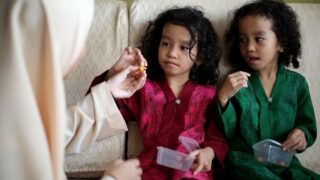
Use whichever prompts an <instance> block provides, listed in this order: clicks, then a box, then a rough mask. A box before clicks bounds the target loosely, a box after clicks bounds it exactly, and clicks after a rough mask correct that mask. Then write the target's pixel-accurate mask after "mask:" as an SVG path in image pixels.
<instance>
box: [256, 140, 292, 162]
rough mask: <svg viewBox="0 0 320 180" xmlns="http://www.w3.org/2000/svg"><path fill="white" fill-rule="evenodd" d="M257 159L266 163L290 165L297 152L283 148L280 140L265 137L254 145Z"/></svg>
mask: <svg viewBox="0 0 320 180" xmlns="http://www.w3.org/2000/svg"><path fill="white" fill-rule="evenodd" d="M252 147H253V149H254V158H255V160H257V161H259V162H261V163H263V164H266V165H275V166H282V167H288V166H290V163H291V160H292V157H293V155H294V154H295V152H287V151H284V150H283V149H282V146H281V144H280V143H279V142H277V141H274V140H271V139H265V140H263V141H260V142H258V143H256V144H254V145H253V146H252Z"/></svg>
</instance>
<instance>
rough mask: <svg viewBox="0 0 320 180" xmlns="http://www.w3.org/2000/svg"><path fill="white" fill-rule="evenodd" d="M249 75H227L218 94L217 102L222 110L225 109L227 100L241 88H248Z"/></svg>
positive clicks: (240, 72)
mask: <svg viewBox="0 0 320 180" xmlns="http://www.w3.org/2000/svg"><path fill="white" fill-rule="evenodd" d="M249 77H250V74H249V73H246V72H243V71H238V72H235V73H232V74H229V75H228V76H227V78H226V79H225V81H224V83H223V85H222V87H221V88H220V90H219V93H218V100H219V103H220V105H221V107H222V108H225V107H226V105H227V103H228V100H229V99H230V98H232V97H233V96H234V95H235V94H236V93H237V92H238V91H239V90H240V89H241V88H244V87H248V78H249Z"/></svg>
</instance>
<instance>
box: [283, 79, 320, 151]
mask: <svg viewBox="0 0 320 180" xmlns="http://www.w3.org/2000/svg"><path fill="white" fill-rule="evenodd" d="M299 87H300V89H299V91H298V99H297V103H298V106H297V117H296V123H295V129H293V130H292V131H291V133H289V135H288V137H287V140H286V141H285V142H284V143H283V147H284V149H287V150H298V151H303V150H305V149H306V148H307V147H310V146H311V145H312V144H313V143H314V142H315V140H316V137H317V126H316V119H315V114H314V109H313V105H312V101H311V96H310V92H309V87H308V84H307V81H306V80H305V79H304V78H303V80H302V81H301V82H300V83H299Z"/></svg>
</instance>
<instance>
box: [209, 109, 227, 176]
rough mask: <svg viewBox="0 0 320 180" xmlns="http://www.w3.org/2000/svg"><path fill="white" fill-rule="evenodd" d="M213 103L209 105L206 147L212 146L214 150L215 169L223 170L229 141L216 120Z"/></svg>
mask: <svg viewBox="0 0 320 180" xmlns="http://www.w3.org/2000/svg"><path fill="white" fill-rule="evenodd" d="M213 108H214V107H213V104H212V105H211V106H209V108H208V112H207V124H206V126H207V128H206V136H205V141H204V143H203V146H204V147H208V146H209V147H211V148H212V149H213V150H214V155H215V158H214V160H213V164H212V166H213V171H223V170H224V169H225V166H224V164H225V159H226V156H227V153H228V143H227V141H226V139H225V136H224V135H223V133H222V131H221V130H219V129H218V128H217V126H216V124H215V121H214V113H213V111H212V110H213Z"/></svg>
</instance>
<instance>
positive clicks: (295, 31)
mask: <svg viewBox="0 0 320 180" xmlns="http://www.w3.org/2000/svg"><path fill="white" fill-rule="evenodd" d="M251 15H253V16H255V15H258V16H265V17H267V18H268V19H269V20H270V21H271V22H272V30H273V31H274V33H275V34H276V37H277V39H278V41H279V43H280V45H281V46H282V47H283V52H282V53H280V54H279V58H278V63H279V64H280V63H283V64H284V65H286V66H289V65H290V63H292V65H293V67H294V68H298V67H299V61H298V58H301V42H300V39H301V35H300V24H299V22H298V20H297V15H296V13H295V12H294V11H293V10H292V8H291V7H290V6H288V5H286V4H285V3H284V2H282V1H276V0H258V1H256V2H252V3H249V4H246V5H244V6H242V7H241V8H239V9H238V10H236V11H235V12H234V16H233V20H232V21H231V24H230V28H229V30H228V31H227V32H226V33H225V42H226V44H227V49H229V52H228V60H229V62H230V64H231V65H233V66H235V67H237V68H240V69H247V68H248V65H247V64H246V62H245V61H244V59H243V58H242V57H241V54H240V45H239V44H240V43H239V22H240V20H241V19H243V18H244V17H246V16H251Z"/></svg>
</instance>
